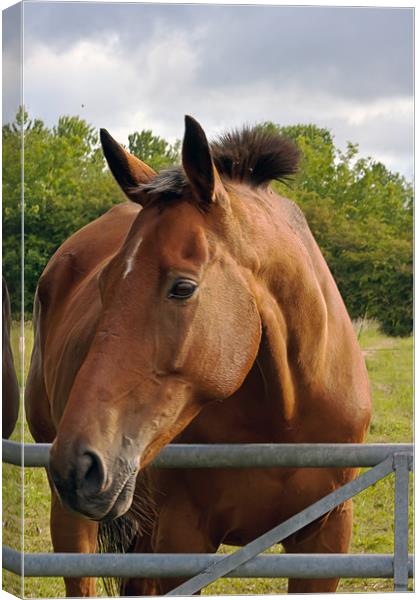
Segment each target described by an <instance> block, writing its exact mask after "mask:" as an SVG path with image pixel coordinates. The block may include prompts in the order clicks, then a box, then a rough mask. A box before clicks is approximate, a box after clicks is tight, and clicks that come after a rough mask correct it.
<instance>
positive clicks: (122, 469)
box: [51, 117, 261, 520]
mask: <svg viewBox="0 0 420 600" xmlns="http://www.w3.org/2000/svg"><path fill="white" fill-rule="evenodd" d="M101 139H102V145H103V149H104V153H105V156H106V158H107V161H108V164H109V166H110V169H111V171H112V173H113V175H114V177H115V179H116V180H117V182H118V184H119V185H120V187H121V188H122V189H123V191H124V192H125V193H126V195H127V196H128V197H129V199H130V200H132V201H134V202H137V203H140V204H142V206H143V209H142V210H141V211H140V212H139V214H138V217H137V218H136V219H135V221H134V222H133V225H132V226H131V228H130V230H129V232H128V234H127V237H126V239H125V242H124V244H123V245H122V247H121V248H120V250H119V251H118V252H117V253H116V254H115V255H114V256H113V258H112V260H111V261H110V262H109V263H108V264H106V266H104V267H103V268H102V270H101V271H100V272H99V275H98V286H99V290H100V296H101V303H102V308H101V312H100V315H99V320H98V324H97V327H96V333H95V336H94V339H93V342H92V344H91V347H90V349H89V352H88V354H87V356H86V358H85V360H84V362H83V364H82V366H81V368H80V370H79V372H78V374H77V377H76V379H75V381H74V385H73V387H72V390H71V394H70V398H69V400H68V403H67V406H66V409H65V412H64V415H63V417H62V419H61V422H60V426H59V429H58V434H57V438H56V440H55V443H54V445H53V449H52V453H51V473H52V476H53V479H54V481H55V484H56V487H57V489H58V490H59V492H60V494H61V496H62V498H63V500H64V501H65V502H66V503H67V504H68V505H70V506H71V507H72V508H74V509H76V510H78V511H79V512H81V513H84V514H85V515H87V516H90V517H92V518H95V519H99V520H100V519H106V518H113V517H116V516H119V515H121V514H122V513H124V512H125V511H126V510H127V509H128V508H129V506H130V503H131V501H132V495H133V490H134V484H135V480H136V475H137V473H138V470H139V469H140V468H143V467H144V466H145V465H147V464H148V463H149V462H150V461H151V460H152V459H153V457H154V456H155V455H156V454H157V453H158V452H159V451H160V450H161V449H162V448H163V447H164V446H165V445H166V444H167V443H168V442H170V441H171V440H173V439H174V438H175V436H177V434H179V433H180V432H181V431H182V430H183V429H184V428H185V427H186V426H187V425H188V423H189V422H190V421H191V420H192V419H193V418H194V417H195V416H196V415H197V414H198V413H199V412H200V410H201V409H202V408H203V406H205V405H206V404H207V403H209V402H212V401H214V400H223V399H225V398H228V397H229V396H231V395H232V394H233V393H234V392H235V391H236V390H237V389H238V388H239V387H240V386H241V384H242V383H243V381H244V379H245V377H246V375H247V374H248V372H249V371H250V369H251V366H252V364H253V362H254V360H255V357H256V355H257V352H258V348H259V344H260V339H261V319H260V315H259V311H258V309H257V303H256V299H255V290H254V288H253V286H254V279H253V277H252V276H251V273H252V268H251V266H252V265H251V263H252V262H253V261H255V260H256V259H255V254H253V251H252V248H249V247H248V248H247V247H246V243H245V241H246V240H244V234H243V229H244V227H247V226H249V224H248V225H247V223H241V222H240V219H241V217H240V215H238V213H237V212H235V210H234V205H235V204H236V205H237V204H238V199H237V195H238V191H237V190H236V191H235V190H234V187H233V186H231V185H229V184H224V183H223V181H222V179H221V177H220V175H219V172H218V170H217V168H216V166H215V162H214V161H213V159H212V154H211V151H210V147H209V145H208V142H207V140H206V136H205V134H204V132H203V130H202V129H201V127H200V125H199V124H198V123H197V122H196V121H195V120H194V119H192V118H190V117H187V118H186V131H185V136H184V140H183V148H182V169H181V168H179V169H169V170H166V171H163V172H162V173H160V174H158V175H156V174H155V173H154V172H153V171H152V169H150V167H148V166H147V165H145V164H144V163H142V162H141V161H140V160H138V159H136V158H135V157H133V156H132V155H130V154H129V153H128V152H126V150H124V149H123V148H122V147H121V146H120V145H119V144H117V143H116V142H115V141H114V140H113V139H112V138H111V137H110V136H109V134H108V133H106V132H104V131H102V135H101ZM239 255H241V256H244V257H245V256H246V259H244V260H243V261H238V259H237V257H238V256H239ZM244 262H245V263H247V264H244Z"/></svg>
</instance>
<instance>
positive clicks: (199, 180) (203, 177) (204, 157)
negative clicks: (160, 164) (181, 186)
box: [182, 115, 227, 205]
mask: <svg viewBox="0 0 420 600" xmlns="http://www.w3.org/2000/svg"><path fill="white" fill-rule="evenodd" d="M182 166H183V167H184V171H185V173H186V175H187V178H188V181H189V182H190V184H191V187H192V191H193V194H194V196H195V198H196V199H197V201H198V202H199V203H200V204H204V205H210V204H211V203H212V202H214V201H216V200H217V199H221V198H222V197H225V198H226V197H227V194H226V192H225V190H224V188H223V184H222V182H221V180H220V177H219V174H218V172H217V169H216V167H215V166H214V163H213V159H212V157H211V153H210V146H209V143H208V141H207V138H206V134H205V133H204V131H203V129H202V127H201V125H200V124H199V123H198V121H196V120H195V119H193V118H192V117H190V116H189V115H186V116H185V134H184V141H183V143H182Z"/></svg>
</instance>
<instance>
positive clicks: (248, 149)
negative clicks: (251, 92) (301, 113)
mask: <svg viewBox="0 0 420 600" xmlns="http://www.w3.org/2000/svg"><path fill="white" fill-rule="evenodd" d="M210 148H211V153H212V156H213V160H214V162H215V165H216V167H217V170H218V171H219V173H220V175H221V176H222V177H226V178H227V179H231V180H236V181H243V182H245V183H248V184H249V185H251V186H254V187H259V186H261V185H266V184H267V183H269V182H270V181H272V180H273V179H276V180H277V181H282V180H284V179H287V178H288V177H290V176H291V175H294V174H295V173H296V172H297V170H298V163H299V151H298V149H297V147H296V145H295V144H294V143H293V142H292V141H291V140H290V139H289V138H287V137H285V136H283V135H280V134H275V133H269V132H267V131H265V130H264V129H263V128H262V127H252V128H250V127H244V128H243V129H241V130H238V129H236V130H233V131H230V132H227V133H225V134H223V135H221V136H220V137H219V138H218V139H217V140H216V141H214V142H212V143H211V144H210Z"/></svg>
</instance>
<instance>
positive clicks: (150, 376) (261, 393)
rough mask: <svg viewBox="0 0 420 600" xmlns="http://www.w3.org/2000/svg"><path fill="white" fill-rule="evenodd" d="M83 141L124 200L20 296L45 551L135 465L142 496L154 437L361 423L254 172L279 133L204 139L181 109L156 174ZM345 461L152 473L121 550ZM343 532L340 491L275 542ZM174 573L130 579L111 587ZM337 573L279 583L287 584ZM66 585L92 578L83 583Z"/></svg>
mask: <svg viewBox="0 0 420 600" xmlns="http://www.w3.org/2000/svg"><path fill="white" fill-rule="evenodd" d="M102 144H103V147H104V152H105V155H106V157H107V160H108V163H109V165H110V168H111V170H112V172H113V174H114V176H115V178H116V180H117V182H118V183H119V185H120V186H121V188H122V189H123V190H124V191H125V193H126V194H127V195H128V197H129V198H130V199H131V200H132V202H128V203H126V204H121V205H117V206H115V207H114V208H112V209H111V210H110V211H109V212H107V213H106V214H105V215H104V216H102V217H101V218H99V219H97V220H96V221H94V222H93V223H90V224H89V225H87V226H86V227H84V228H83V229H81V230H80V231H78V232H77V233H76V234H74V235H73V236H72V237H71V238H69V239H68V240H67V241H66V242H65V243H64V244H63V245H62V246H61V247H60V248H59V250H58V251H57V252H56V254H55V255H54V256H53V257H52V259H51V260H50V262H49V264H48V266H47V268H46V269H45V271H44V273H43V275H42V277H41V279H40V282H39V286H38V291H37V298H36V300H35V318H34V323H35V343H34V350H33V355H32V360H31V367H30V373H29V377H28V382H27V407H26V413H27V418H28V422H29V425H30V429H31V432H32V433H33V435H34V437H35V439H36V440H37V441H40V442H41V441H42V442H52V441H54V444H53V449H52V453H51V468H50V473H51V475H50V479H51V480H52V482H53V483H54V485H53V486H52V516H51V531H52V538H53V543H54V547H55V550H56V551H68V552H69V551H73V552H92V551H95V548H96V536H97V523H96V521H100V520H104V519H110V518H115V517H118V516H120V515H121V514H123V513H124V512H125V511H126V510H127V509H129V508H130V505H131V502H132V499H133V494H134V491H135V487H136V480H137V489H136V495H135V498H137V497H139V496H141V495H142V488H141V485H140V481H142V479H141V478H138V479H137V475H138V473H139V468H144V467H145V466H147V464H148V463H149V462H150V460H152V458H153V457H154V456H155V455H156V454H157V453H158V452H159V450H160V449H161V448H162V447H163V446H164V445H166V444H167V443H168V442H171V441H173V440H175V441H177V442H183V443H216V442H219V443H239V442H247V443H252V442H272V443H276V442H277V443H280V442H282V443H285V442H286V443H287V442H362V441H363V439H364V436H365V433H366V430H367V427H368V424H369V420H370V391H369V384H368V378H367V373H366V368H365V365H364V361H363V358H362V355H361V352H360V349H359V347H358V344H357V340H356V338H355V335H354V333H353V329H352V324H351V322H350V319H349V317H348V314H347V312H346V309H345V307H344V304H343V301H342V299H341V297H340V294H339V292H338V290H337V287H336V285H335V283H334V280H333V278H332V276H331V274H330V271H329V269H328V267H327V265H326V263H325V261H324V259H323V257H322V255H321V253H320V251H319V249H318V246H317V244H316V242H315V241H314V239H313V237H312V235H311V233H310V230H309V228H308V226H307V224H306V221H305V219H304V217H303V215H302V213H301V212H300V210H299V209H298V208H297V207H296V206H295V205H294V203H292V202H291V201H290V200H287V199H286V198H280V197H279V196H277V195H276V194H275V193H274V192H273V191H272V190H271V188H270V187H269V186H268V183H269V180H270V179H274V178H279V179H280V178H282V177H284V176H285V175H287V174H288V173H292V172H294V170H295V168H296V158H297V157H296V152H295V150H294V149H293V147H292V146H291V145H290V143H288V142H287V141H286V140H284V139H283V138H277V137H275V136H274V137H273V136H271V137H270V136H266V135H265V134H263V133H261V132H259V131H258V130H255V131H252V130H245V131H244V132H242V133H238V132H236V133H234V134H232V135H230V136H226V137H225V138H224V139H222V140H221V141H220V142H218V143H215V144H213V145H211V146H209V145H208V143H207V140H206V137H205V134H204V132H203V130H202V129H201V127H200V126H199V125H198V123H197V122H196V121H194V120H193V119H191V118H190V117H187V118H186V133H185V137H184V143H183V169H182V170H177V169H171V170H169V171H166V172H163V173H160V174H159V175H155V174H154V172H153V171H152V170H151V169H150V167H147V165H145V164H144V163H142V162H141V161H139V160H138V159H136V158H134V157H132V156H130V155H129V154H128V153H127V152H126V151H125V150H124V149H123V148H122V147H121V146H119V145H118V144H117V143H116V142H115V141H114V140H112V138H111V137H110V136H109V134H107V133H106V132H104V131H103V132H102ZM139 204H141V205H143V210H141V207H140V206H139ZM355 474H356V470H354V469H291V468H289V469H260V470H257V469H255V470H252V469H239V470H223V469H217V470H177V471H170V470H168V471H165V470H160V471H158V470H151V471H150V477H151V479H152V488H153V489H154V490H155V493H154V500H155V502H156V504H157V507H158V517H157V519H156V521H155V524H154V527H153V530H152V532H151V533H150V535H143V537H141V536H138V539H137V541H135V542H134V546H135V550H136V551H148V552H213V551H216V549H217V548H218V546H219V545H220V544H221V543H222V542H223V543H227V544H238V545H241V544H245V543H247V542H249V541H250V540H252V539H253V538H254V537H256V536H258V535H260V534H262V533H263V532H265V531H266V530H268V529H269V528H271V527H273V526H274V525H276V524H278V523H279V522H281V521H282V520H284V519H287V518H288V517H290V516H291V515H293V514H294V513H296V512H297V511H299V510H301V509H303V508H304V507H306V506H307V505H309V504H310V503H312V502H314V501H315V500H317V499H318V498H320V497H321V496H322V495H325V494H326V493H328V492H330V491H331V490H333V489H335V488H336V487H337V486H340V485H342V484H343V483H345V482H347V481H349V480H350V479H352V478H353V477H354V476H355ZM59 497H60V498H61V502H60V501H59V499H58V498H59ZM135 502H136V500H135ZM134 504H135V503H134ZM69 508H70V509H72V510H69ZM73 511H77V512H79V513H82V514H83V515H85V516H88V517H90V518H91V519H94V520H86V519H85V518H83V517H81V516H79V515H78V514H77V512H73ZM350 534H351V503H350V502H348V503H346V504H345V505H343V506H341V507H339V508H338V509H336V510H334V511H332V512H331V513H330V514H329V515H328V516H327V517H325V518H323V519H322V520H320V521H318V522H317V523H315V524H313V525H311V526H309V527H308V528H306V529H305V530H304V531H301V532H299V533H298V534H296V535H295V536H292V538H290V539H288V540H286V541H285V542H284V546H285V548H286V551H289V552H345V551H347V548H348V544H349V540H350ZM177 583H179V582H178V581H175V580H169V581H168V580H166V581H164V580H162V581H157V582H151V581H143V580H131V581H128V582H125V585H124V590H123V591H124V593H126V594H128V595H130V594H131V595H133V594H137V595H141V594H147V593H156V592H164V591H165V590H167V589H170V588H171V587H173V586H174V585H176V584H177ZM336 586H337V581H336V580H321V581H316V580H291V581H290V582H289V591H294V592H298V591H300V592H304V591H333V590H335V588H336ZM66 587H67V593H68V595H93V594H94V589H95V588H94V581H93V580H92V579H87V578H81V579H69V580H67V581H66Z"/></svg>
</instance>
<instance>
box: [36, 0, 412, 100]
mask: <svg viewBox="0 0 420 600" xmlns="http://www.w3.org/2000/svg"><path fill="white" fill-rule="evenodd" d="M176 30H179V31H180V32H183V33H185V34H187V35H193V34H194V31H198V30H199V31H201V32H202V35H201V38H200V44H199V45H197V48H196V51H197V53H198V54H199V57H200V62H201V68H200V71H199V72H198V74H197V77H198V81H199V82H200V84H201V85H203V86H215V87H220V86H223V85H224V84H225V83H226V82H235V81H238V82H239V81H242V82H243V81H248V82H249V83H250V85H252V83H253V82H255V81H258V80H261V79H265V78H267V77H270V78H273V79H274V80H276V81H278V82H281V81H282V82H284V84H285V85H288V84H290V83H291V82H292V83H294V84H295V85H301V86H302V87H304V88H305V89H308V91H310V90H311V89H313V88H318V89H319V88H320V87H322V88H323V89H324V90H328V91H330V92H331V93H332V92H334V93H338V94H342V95H344V94H345V95H346V96H349V97H356V98H372V97H378V96H380V95H382V94H394V95H398V94H411V93H412V85H413V84H412V70H413V56H412V44H413V13H412V11H411V10H410V9H378V8H340V7H337V8H334V7H312V8H311V7H284V6H226V5H225V6H223V5H218V6H217V5H195V6H182V5H147V4H146V5H135V4H127V5H125V4H116V5H113V4H100V5H92V4H85V5H84V4H81V5H75V4H56V3H44V4H38V3H37V4H28V5H26V6H25V33H26V36H27V37H28V43H29V44H30V43H31V41H32V42H33V43H35V41H36V40H38V41H39V40H44V41H45V40H48V44H50V45H51V47H53V48H55V49H56V51H58V52H59V51H64V50H68V48H69V47H71V45H72V44H75V43H77V41H79V40H81V39H85V38H91V39H104V38H105V39H106V36H108V35H110V34H111V33H112V32H118V34H119V36H120V38H121V44H122V46H123V47H124V48H125V49H126V50H131V52H133V53H134V52H139V51H141V49H142V48H144V46H145V45H147V43H148V41H149V40H150V39H151V38H152V37H153V36H154V35H155V34H156V32H157V31H161V35H165V34H166V32H173V31H176Z"/></svg>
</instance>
